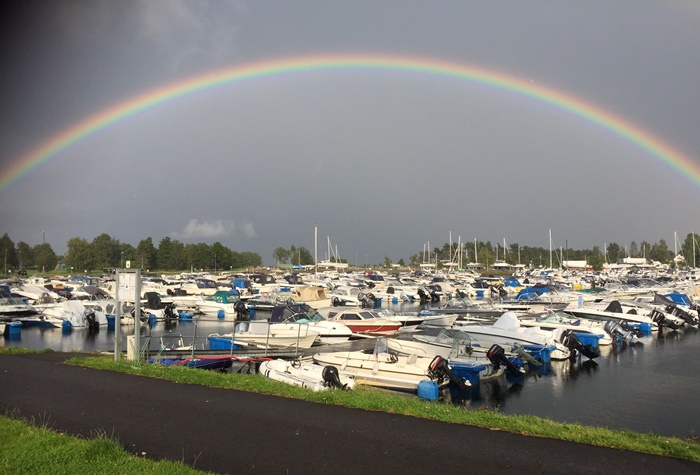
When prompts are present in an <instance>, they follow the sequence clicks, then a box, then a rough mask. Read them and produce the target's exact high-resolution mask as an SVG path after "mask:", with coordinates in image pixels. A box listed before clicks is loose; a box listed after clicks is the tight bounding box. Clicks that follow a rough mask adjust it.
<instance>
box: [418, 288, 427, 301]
mask: <svg viewBox="0 0 700 475" xmlns="http://www.w3.org/2000/svg"><path fill="white" fill-rule="evenodd" d="M418 297H419V298H420V303H421V304H426V303H427V302H428V300H429V299H430V296H429V295H428V293H427V292H426V291H425V289H424V288H423V287H419V288H418Z"/></svg>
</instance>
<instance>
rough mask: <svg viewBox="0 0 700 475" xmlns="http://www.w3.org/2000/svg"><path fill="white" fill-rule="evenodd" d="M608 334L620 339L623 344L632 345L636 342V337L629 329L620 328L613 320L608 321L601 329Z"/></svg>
mask: <svg viewBox="0 0 700 475" xmlns="http://www.w3.org/2000/svg"><path fill="white" fill-rule="evenodd" d="M603 328H604V329H605V331H606V332H608V334H609V335H610V336H611V337H613V338H617V337H620V338H621V339H622V340H623V341H624V342H626V343H629V344H630V345H633V344H635V343H636V342H637V340H638V337H637V335H635V334H634V333H633V332H632V331H630V330H629V329H626V328H625V327H623V326H622V324H621V323H620V322H616V321H614V320H608V321H607V322H605V326H604V327H603Z"/></svg>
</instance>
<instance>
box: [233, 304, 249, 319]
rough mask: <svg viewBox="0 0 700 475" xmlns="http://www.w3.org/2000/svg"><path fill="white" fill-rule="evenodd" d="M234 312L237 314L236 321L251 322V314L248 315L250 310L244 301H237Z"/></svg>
mask: <svg viewBox="0 0 700 475" xmlns="http://www.w3.org/2000/svg"><path fill="white" fill-rule="evenodd" d="M233 310H234V311H235V312H236V320H238V321H246V320H250V313H248V308H247V307H246V306H245V303H243V300H238V301H236V303H235V305H234V306H233Z"/></svg>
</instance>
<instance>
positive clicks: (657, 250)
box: [649, 239, 673, 264]
mask: <svg viewBox="0 0 700 475" xmlns="http://www.w3.org/2000/svg"><path fill="white" fill-rule="evenodd" d="M672 257H673V253H672V252H671V251H669V249H668V244H666V241H665V240H663V239H661V240H660V241H659V242H658V243H655V244H652V246H651V250H650V251H649V258H650V259H651V260H653V261H659V262H660V263H662V264H668V262H669V261H671V260H672Z"/></svg>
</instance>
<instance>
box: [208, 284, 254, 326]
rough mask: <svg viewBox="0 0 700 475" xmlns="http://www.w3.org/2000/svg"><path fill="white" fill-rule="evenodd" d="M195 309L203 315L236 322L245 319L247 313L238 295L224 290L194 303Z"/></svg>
mask: <svg viewBox="0 0 700 475" xmlns="http://www.w3.org/2000/svg"><path fill="white" fill-rule="evenodd" d="M196 308H197V310H198V311H199V312H200V313H203V314H204V315H216V316H217V317H219V318H229V319H238V320H243V319H246V315H247V313H248V311H247V309H246V306H245V304H244V303H243V302H242V301H241V299H240V296H239V294H238V293H237V292H235V293H234V292H230V291H226V290H217V291H216V292H214V293H213V294H212V295H208V296H205V297H203V298H202V299H201V300H199V301H198V302H197V303H196Z"/></svg>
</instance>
